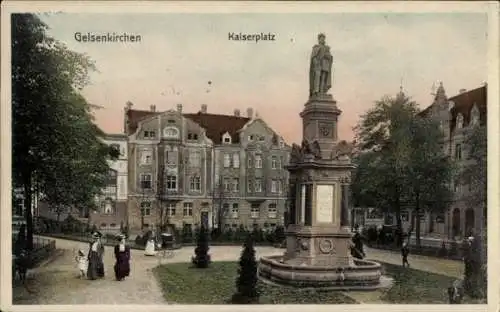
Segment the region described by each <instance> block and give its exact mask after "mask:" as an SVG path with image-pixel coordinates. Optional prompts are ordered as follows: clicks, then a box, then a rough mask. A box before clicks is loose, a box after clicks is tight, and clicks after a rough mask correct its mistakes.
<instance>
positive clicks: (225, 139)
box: [222, 132, 231, 144]
mask: <svg viewBox="0 0 500 312" xmlns="http://www.w3.org/2000/svg"><path fill="white" fill-rule="evenodd" d="M222 142H224V143H226V144H230V143H231V136H230V135H229V133H228V132H226V133H224V135H222Z"/></svg>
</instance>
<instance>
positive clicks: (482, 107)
mask: <svg viewBox="0 0 500 312" xmlns="http://www.w3.org/2000/svg"><path fill="white" fill-rule="evenodd" d="M487 94H488V92H487V85H484V86H482V87H479V88H476V89H473V90H470V91H466V92H463V93H460V94H457V95H455V96H454V97H451V98H449V99H448V101H453V103H454V106H453V108H452V109H451V111H450V112H451V116H452V117H451V121H450V129H451V130H452V131H453V129H455V124H456V121H457V115H458V114H459V113H461V114H462V116H463V117H464V126H466V125H468V124H469V122H470V117H471V111H472V107H473V106H474V104H477V108H478V109H479V116H480V117H479V118H480V122H481V124H485V123H486V110H487ZM431 107H432V105H430V106H428V107H427V108H426V109H424V110H423V111H421V112H420V113H419V115H420V116H423V117H425V116H427V114H428V113H429V112H430V110H431Z"/></svg>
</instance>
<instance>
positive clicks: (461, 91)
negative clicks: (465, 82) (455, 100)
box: [458, 89, 467, 94]
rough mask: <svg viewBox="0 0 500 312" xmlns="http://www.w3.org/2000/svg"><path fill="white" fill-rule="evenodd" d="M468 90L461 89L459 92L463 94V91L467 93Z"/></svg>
mask: <svg viewBox="0 0 500 312" xmlns="http://www.w3.org/2000/svg"><path fill="white" fill-rule="evenodd" d="M465 92H467V89H460V91H458V93H460V94H462V93H465Z"/></svg>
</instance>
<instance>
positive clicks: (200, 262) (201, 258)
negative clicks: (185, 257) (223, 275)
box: [193, 225, 210, 269]
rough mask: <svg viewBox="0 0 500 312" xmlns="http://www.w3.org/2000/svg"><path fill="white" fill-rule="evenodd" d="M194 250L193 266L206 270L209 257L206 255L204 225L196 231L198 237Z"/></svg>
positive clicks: (206, 241)
mask: <svg viewBox="0 0 500 312" xmlns="http://www.w3.org/2000/svg"><path fill="white" fill-rule="evenodd" d="M196 245H197V246H196V248H195V250H194V253H195V257H194V258H193V264H194V265H196V267H197V268H201V269H204V268H208V265H209V264H210V255H209V254H208V250H209V246H208V231H207V229H206V228H205V226H204V225H202V226H201V228H200V229H199V231H198V237H197V238H196Z"/></svg>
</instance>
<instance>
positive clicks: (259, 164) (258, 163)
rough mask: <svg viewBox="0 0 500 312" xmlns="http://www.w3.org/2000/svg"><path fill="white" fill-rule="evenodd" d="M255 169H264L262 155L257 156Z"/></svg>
mask: <svg viewBox="0 0 500 312" xmlns="http://www.w3.org/2000/svg"><path fill="white" fill-rule="evenodd" d="M255 168H262V155H255Z"/></svg>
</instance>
